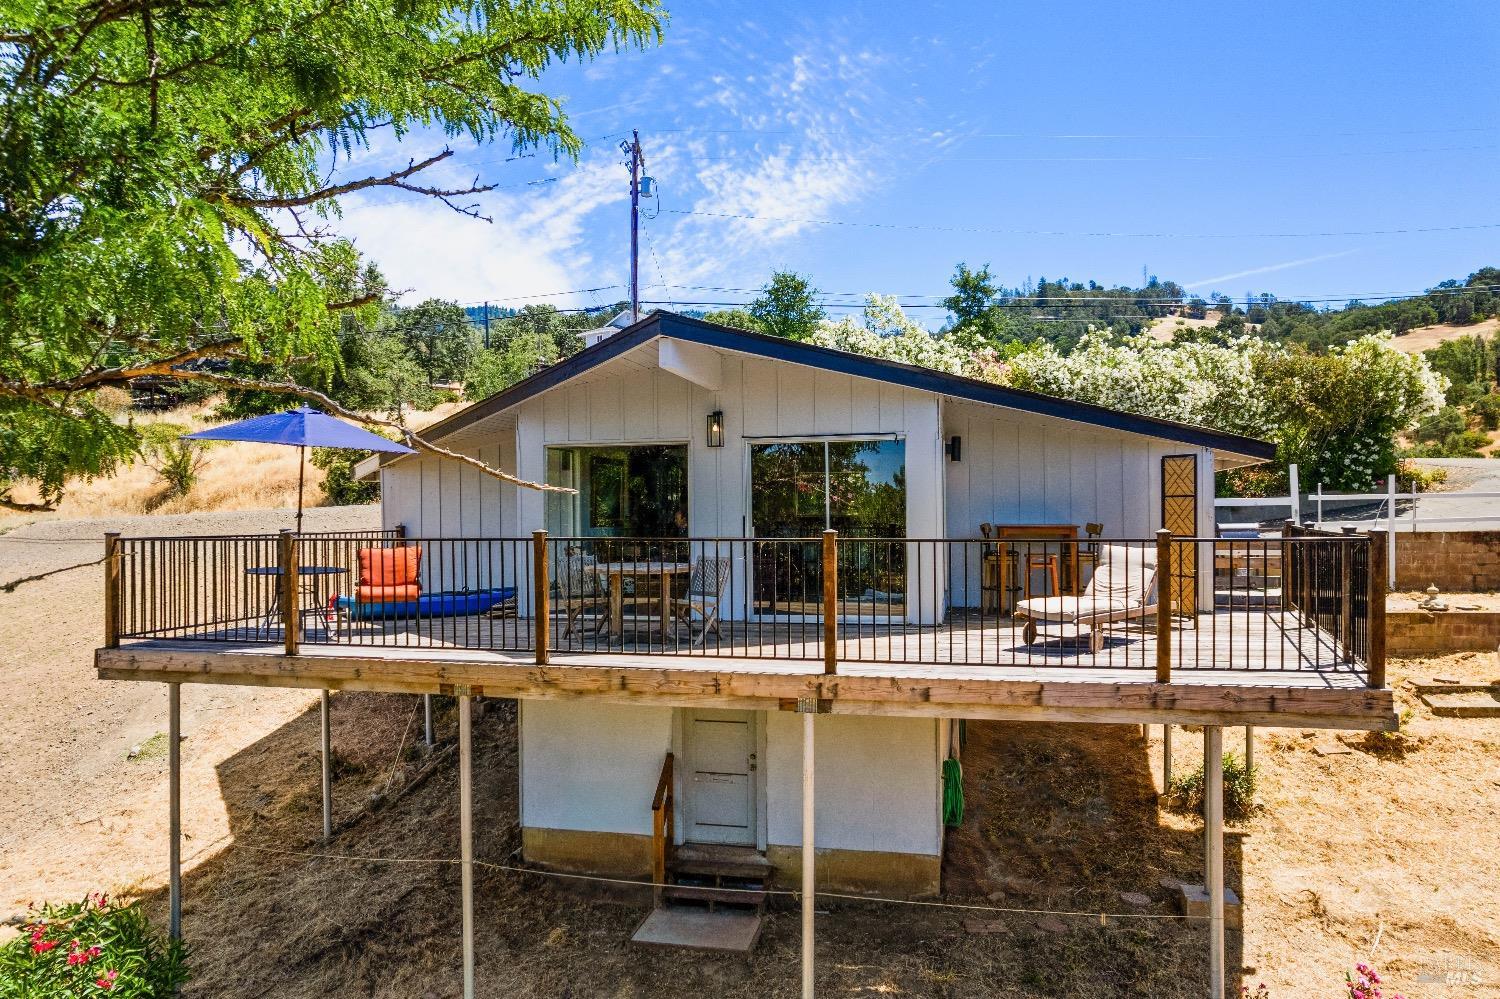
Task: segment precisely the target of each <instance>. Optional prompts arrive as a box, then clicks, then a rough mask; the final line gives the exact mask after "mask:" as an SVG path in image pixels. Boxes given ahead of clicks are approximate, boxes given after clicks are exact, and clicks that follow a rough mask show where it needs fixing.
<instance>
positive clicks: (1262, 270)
mask: <svg viewBox="0 0 1500 999" xmlns="http://www.w3.org/2000/svg"><path fill="white" fill-rule="evenodd" d="M1358 252H1359V248H1358V247H1356V248H1355V249H1352V250H1340V251H1339V252H1338V253H1324V254H1321V255H1319V256H1316V257H1303V258H1302V259H1301V260H1285V261H1282V262H1281V263H1279V264H1266V265H1265V266H1264V267H1251V268H1250V269H1249V270H1243V271H1235V272H1233V273H1232V274H1219V275H1216V276H1214V277H1211V278H1203V279H1202V280H1201V281H1190V282H1188V283H1187V284H1185V285H1183V287H1184V288H1202V287H1203V286H1204V285H1210V284H1220V283H1222V282H1225V281H1235V280H1238V279H1239V278H1243V277H1252V276H1254V275H1256V274H1271V273H1274V272H1275V271H1286V270H1291V269H1292V268H1293V267H1303V266H1306V265H1307V264H1316V263H1321V262H1322V261H1324V260H1337V259H1338V258H1339V257H1347V256H1349V255H1350V254H1351V253H1358Z"/></svg>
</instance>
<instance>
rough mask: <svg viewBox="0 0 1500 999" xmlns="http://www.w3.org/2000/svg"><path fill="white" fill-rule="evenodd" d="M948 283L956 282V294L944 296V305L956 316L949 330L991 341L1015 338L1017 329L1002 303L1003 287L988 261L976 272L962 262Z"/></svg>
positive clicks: (954, 285)
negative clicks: (998, 282) (991, 272)
mask: <svg viewBox="0 0 1500 999" xmlns="http://www.w3.org/2000/svg"><path fill="white" fill-rule="evenodd" d="M949 283H950V284H952V285H953V294H952V295H949V296H948V297H947V298H945V299H943V307H944V308H945V309H947V310H948V311H949V312H950V313H952V315H953V322H952V325H951V326H950V327H949V328H950V329H952V330H956V331H959V332H962V333H967V334H971V335H973V336H977V337H978V338H979V339H981V340H983V341H985V342H988V343H1000V342H1002V341H1005V340H1009V339H1012V338H1014V334H1015V330H1014V329H1013V328H1012V325H1011V323H1010V322H1008V321H1007V320H1006V318H1005V316H1004V310H1003V309H1002V308H1001V306H1000V288H999V287H998V286H996V284H995V279H994V277H993V275H991V274H990V265H989V264H985V265H984V266H983V267H981V268H979V269H978V270H977V271H975V270H970V269H969V265H968V264H965V263H960V264H959V265H958V267H957V269H956V270H954V272H953V277H952V278H950V279H949Z"/></svg>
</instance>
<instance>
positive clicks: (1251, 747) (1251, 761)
mask: <svg viewBox="0 0 1500 999" xmlns="http://www.w3.org/2000/svg"><path fill="white" fill-rule="evenodd" d="M1245 769H1246V770H1247V771H1250V770H1254V769H1255V726H1254V725H1246V726H1245Z"/></svg>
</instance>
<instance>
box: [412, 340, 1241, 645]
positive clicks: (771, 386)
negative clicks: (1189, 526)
mask: <svg viewBox="0 0 1500 999" xmlns="http://www.w3.org/2000/svg"><path fill="white" fill-rule="evenodd" d="M719 358H720V388H718V389H717V390H713V389H708V388H704V387H703V386H701V385H697V384H694V383H692V382H689V381H687V380H685V379H683V378H681V377H679V376H678V375H676V374H672V373H670V372H667V371H663V370H661V369H660V368H657V367H656V366H655V348H654V347H649V348H643V349H641V350H637V351H634V352H632V353H631V354H630V355H627V356H625V357H622V358H617V359H615V360H613V361H610V362H607V363H606V364H604V365H602V366H601V367H600V368H598V369H595V370H594V371H591V372H589V373H587V374H586V375H584V376H582V377H580V378H579V379H575V380H574V381H572V382H569V383H567V384H565V385H562V386H559V387H557V388H555V389H553V390H551V391H549V392H545V393H543V394H541V395H539V396H536V397H534V398H532V399H529V400H527V401H526V402H524V403H522V404H521V405H520V406H518V407H517V408H516V410H515V412H514V420H515V426H514V429H510V428H509V427H507V428H505V429H498V428H496V427H497V421H494V420H492V421H487V423H488V425H489V426H490V427H492V428H495V429H489V430H486V429H484V428H485V427H486V423H481V424H479V425H478V426H477V427H475V428H473V429H470V430H468V431H465V432H464V434H463V435H462V437H461V438H460V439H457V440H447V441H445V442H444V443H445V445H446V446H451V447H454V449H455V450H461V451H463V452H464V453H467V454H474V455H476V456H477V457H481V458H482V459H484V460H485V461H489V462H495V463H498V465H499V467H501V468H503V469H506V470H507V471H509V470H514V471H515V472H516V474H518V475H519V476H520V477H522V478H525V479H531V480H533V481H542V480H544V479H545V478H546V448H547V447H549V446H553V445H569V444H571V445H589V444H600V445H605V444H629V443H681V444H686V445H687V447H688V475H689V486H688V530H689V533H690V535H692V536H694V537H731V538H732V537H741V536H744V535H746V534H748V533H749V532H750V529H751V525H750V523H749V495H748V492H749V486H748V481H747V480H748V475H749V444H750V443H751V442H752V441H754V440H767V439H775V438H818V437H849V436H858V435H864V434H868V435H882V436H883V435H889V434H899V435H901V436H902V437H903V438H904V440H905V447H906V471H907V536H908V537H911V538H937V537H949V538H977V537H978V532H979V525H980V523H982V522H986V521H987V522H990V523H1069V524H1078V525H1083V524H1085V523H1088V522H1091V521H1096V522H1099V523H1102V524H1103V525H1104V533H1105V536H1106V537H1114V538H1121V537H1134V538H1148V537H1150V536H1151V535H1152V533H1153V532H1154V531H1155V530H1156V529H1157V527H1159V526H1160V518H1161V474H1160V460H1161V458H1162V457H1163V456H1164V455H1169V454H1197V455H1198V456H1199V470H1200V476H1201V481H1200V486H1199V524H1200V530H1201V531H1204V532H1207V531H1209V530H1211V529H1212V524H1213V453H1212V451H1211V450H1209V449H1207V448H1202V447H1194V446H1192V445H1186V444H1175V443H1172V442H1169V441H1164V440H1160V439H1157V438H1153V437H1146V436H1142V435H1139V434H1132V433H1126V432H1123V431H1112V430H1107V429H1103V428H1096V427H1088V426H1084V425H1082V424H1077V423H1072V422H1070V421H1066V420H1061V419H1057V418H1053V417H1045V416H1038V415H1035V414H1030V413H1023V412H1019V411H1015V410H1006V409H1000V408H997V407H992V406H986V405H982V404H978V403H971V402H965V401H956V400H951V399H947V400H945V399H943V398H940V397H938V396H935V395H933V394H930V393H926V392H919V391H915V390H911V389H905V388H901V387H898V386H892V385H889V384H886V383H883V382H879V381H875V380H872V379H865V378H859V377H855V376H852V375H843V374H838V373H833V372H826V371H820V370H817V369H813V368H809V367H804V366H800V365H795V364H788V363H785V362H779V361H772V360H768V359H765V358H758V357H751V356H748V355H741V354H736V353H732V352H725V351H721V352H719ZM714 410H721V411H722V412H723V413H724V424H725V446H724V447H721V448H710V447H708V446H707V442H706V440H705V421H706V419H707V416H708V414H709V413H711V412H713V411H714ZM955 435H956V436H960V437H962V438H963V451H962V459H963V460H962V461H957V462H954V461H949V460H947V457H946V454H945V452H944V449H943V442H944V441H945V440H947V439H948V438H950V437H952V436H955ZM382 482H383V490H384V497H385V499H384V517H385V522H386V524H387V526H392V525H394V524H397V523H401V524H405V525H406V528H407V530H408V532H409V533H410V534H412V535H415V536H422V537H461V536H469V537H476V536H485V535H489V536H501V537H522V538H525V537H529V535H530V533H531V532H532V531H533V530H536V529H539V528H542V527H545V526H546V515H545V514H546V503H545V498H544V496H543V494H541V493H539V492H537V491H535V490H530V489H518V488H516V487H513V486H509V485H505V484H502V483H500V482H498V481H496V480H494V479H492V478H490V477H488V476H484V475H482V474H481V473H479V472H478V471H477V470H471V469H467V468H461V467H460V466H459V465H457V464H455V463H453V462H445V461H441V460H439V459H435V458H427V457H421V458H410V459H406V460H403V461H400V462H397V463H395V464H393V465H390V466H388V467H386V468H385V469H384V470H383V471H382ZM1201 554H1202V556H1203V558H1204V562H1203V564H1202V567H1201V574H1202V575H1203V577H1204V578H1208V577H1209V576H1210V575H1211V570H1212V566H1211V564H1210V563H1209V561H1208V559H1209V553H1208V552H1207V551H1206V550H1205V551H1204V552H1202V553H1201ZM908 561H909V563H911V564H915V563H916V559H915V557H914V556H913V557H911V558H909V559H908ZM968 561H969V568H968V570H967V571H968V575H969V576H970V577H971V578H970V579H969V580H968V584H967V592H968V593H969V594H970V595H971V596H975V595H977V594H978V592H979V583H978V572H979V569H978V561H977V559H972V558H971V559H969V560H968ZM932 570H933V567H932V564H931V553H930V552H926V553H924V556H923V575H924V577H926V578H931V577H930V576H928V573H931V572H932ZM963 571H964V570H963V569H962V567H961V565H960V563H959V562H958V561H957V559H956V558H955V560H954V564H953V567H952V572H953V573H960V572H963ZM936 575H937V576H938V578H942V576H943V575H944V570H943V569H942V567H938V571H937V573H936ZM519 583H520V585H521V587H522V589H523V590H524V589H525V580H524V579H522V580H520V581H519ZM950 586H951V587H952V591H953V594H954V596H955V597H956V596H958V595H960V594H961V592H962V590H963V586H964V581H963V580H962V579H961V578H958V577H956V576H950ZM734 588H735V590H736V591H737V592H742V593H743V592H748V591H747V589H746V588H745V580H744V579H743V578H740V579H738V580H736V582H735V584H734ZM933 589H934V588H933V587H931V586H925V587H923V588H922V593H921V596H922V599H920V600H913V601H911V603H910V606H911V616H912V619H913V620H920V621H922V622H931V621H933V620H935V619H936V617H937V616H938V614H939V612H940V610H941V601H940V600H939V595H937V594H935V593H934V592H933ZM913 592H918V591H916V590H913ZM524 599H525V596H524V593H523V601H524ZM1205 600H1211V594H1208V593H1207V588H1205Z"/></svg>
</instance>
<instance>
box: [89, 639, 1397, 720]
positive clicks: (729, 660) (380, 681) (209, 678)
mask: <svg viewBox="0 0 1500 999" xmlns="http://www.w3.org/2000/svg"><path fill="white" fill-rule="evenodd" d="M648 624H649V622H648ZM841 627H842V638H841V641H840V647H839V651H840V661H839V664H838V672H837V674H835V675H827V674H825V673H824V672H823V668H822V649H821V645H820V643H819V642H818V640H817V634H816V633H817V632H819V631H821V626H820V625H816V624H807V625H800V624H786V623H781V624H778V625H776V626H775V627H772V626H769V625H766V624H760V625H757V624H755V623H750V624H748V625H747V624H745V623H733V624H728V623H726V625H725V628H724V635H723V636H722V637H720V638H718V639H717V640H715V638H714V637H712V636H711V637H710V638H709V639H708V641H707V642H706V644H705V646H704V647H702V648H693V647H691V645H690V644H689V642H688V640H687V638H686V636H683V637H682V638H681V640H680V641H679V640H676V639H672V638H670V637H669V638H668V640H667V641H666V642H665V643H664V642H663V641H662V637H661V633H660V630H659V628H658V629H655V630H654V631H653V630H651V629H649V628H648V629H647V630H645V631H644V632H642V633H640V634H638V635H636V636H633V637H632V638H630V639H628V640H627V639H625V638H621V639H615V640H614V641H609V640H606V639H604V638H603V637H600V638H598V639H597V640H596V639H595V638H594V637H593V636H592V634H587V633H586V634H585V635H583V636H579V635H577V634H575V635H574V636H572V637H571V638H570V639H567V640H561V639H556V640H555V641H558V642H560V644H561V646H562V647H561V648H558V649H556V650H554V651H552V652H551V653H550V658H549V662H548V663H547V664H546V665H544V666H539V665H537V663H536V661H535V658H536V657H535V653H534V652H532V651H530V638H531V626H530V622H528V621H526V620H524V619H520V620H518V619H516V618H502V619H489V618H478V617H476V618H439V619H433V620H430V621H423V622H420V624H418V623H416V622H403V623H402V625H401V626H399V627H397V626H395V625H392V624H386V625H381V624H379V623H376V622H371V623H367V624H364V625H362V626H361V627H359V628H357V629H354V630H350V631H344V632H341V633H338V634H336V635H331V634H328V633H327V632H326V631H325V630H324V628H323V625H322V624H321V623H320V622H311V623H309V624H308V626H307V627H306V628H305V629H304V635H303V641H302V643H301V645H300V648H299V650H298V653H297V654H296V655H293V656H288V655H285V654H284V652H283V648H282V641H281V635H280V632H279V629H276V628H272V629H269V630H265V631H260V630H257V629H255V628H253V627H252V628H246V629H242V630H241V631H228V632H221V633H218V634H216V635H215V636H214V640H202V639H201V638H199V639H176V638H160V639H152V640H145V641H133V642H126V643H124V644H122V645H121V646H120V647H118V648H112V649H111V648H106V649H101V650H99V652H98V654H97V665H98V668H99V675H100V676H101V677H103V678H106V679H132V680H154V681H169V682H170V681H177V682H207V683H240V684H252V685H269V686H297V687H313V688H318V687H326V688H332V689H339V688H346V689H367V690H387V691H408V692H429V693H454V692H455V691H459V690H461V689H468V690H469V691H470V692H471V693H474V694H485V695H490V696H497V697H520V698H527V697H531V698H567V697H593V698H599V699H603V700H610V701H616V702H623V703H636V704H645V703H661V704H675V705H681V706H717V707H745V708H758V709H769V710H778V709H779V710H786V709H789V708H791V707H793V706H795V703H796V701H797V700H798V699H799V698H803V699H805V698H816V699H817V701H818V703H819V708H820V710H822V711H827V712H832V713H849V714H904V715H925V716H943V717H972V718H1004V719H1013V720H1015V719H1018V720H1034V721H1064V722H1111V723H1119V722H1139V723H1171V724H1253V725H1280V726H1290V727H1302V728H1352V729H1392V728H1394V727H1395V724H1396V716H1395V713H1394V708H1393V701H1392V694H1391V691H1390V690H1385V689H1370V688H1369V687H1368V685H1367V675H1366V673H1365V671H1364V669H1363V667H1362V666H1361V665H1359V664H1346V663H1344V662H1343V661H1342V658H1343V657H1342V654H1341V650H1339V649H1338V648H1337V646H1336V644H1335V643H1334V642H1333V641H1332V639H1331V637H1330V636H1329V635H1327V634H1326V633H1323V632H1321V631H1319V630H1318V629H1315V628H1309V627H1307V626H1306V625H1304V624H1302V623H1301V622H1299V621H1297V620H1296V619H1295V617H1294V616H1293V615H1282V614H1269V615H1268V614H1265V613H1263V612H1254V613H1250V612H1245V611H1231V610H1222V611H1219V612H1217V613H1214V614H1204V615H1201V616H1200V617H1199V619H1198V621H1197V622H1196V626H1191V625H1189V624H1188V623H1187V622H1181V623H1179V624H1178V626H1177V627H1175V628H1174V629H1173V632H1172V639H1171V641H1172V646H1173V649H1172V651H1173V671H1172V677H1171V682H1170V683H1165V684H1161V683H1157V682H1156V680H1155V672H1154V667H1155V649H1156V646H1155V642H1156V639H1155V635H1154V632H1153V631H1148V630H1144V629H1141V628H1131V629H1118V630H1116V631H1114V632H1113V633H1112V636H1111V638H1110V640H1109V642H1108V643H1107V644H1106V646H1105V647H1104V649H1103V650H1101V652H1100V653H1098V654H1097V655H1094V654H1092V653H1090V652H1089V650H1088V645H1087V642H1086V641H1081V640H1079V639H1078V638H1077V637H1076V636H1059V637H1054V638H1052V639H1050V640H1045V641H1039V642H1038V643H1037V644H1036V645H1032V646H1026V645H1024V644H1023V643H1022V641H1021V638H1020V635H1019V630H1018V629H1015V628H1013V627H1012V623H1011V622H1010V621H1009V620H1008V619H1007V620H1001V621H996V620H995V619H993V618H990V619H987V620H984V621H978V620H959V621H955V622H952V623H950V624H947V625H944V626H940V627H937V628H911V627H905V626H883V625H871V624H865V625H859V624H856V623H854V622H849V623H846V624H844V625H842V626H841ZM560 631H561V627H560V625H559V624H558V623H557V622H554V635H557V634H558V633H560ZM486 646H488V647H486Z"/></svg>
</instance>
